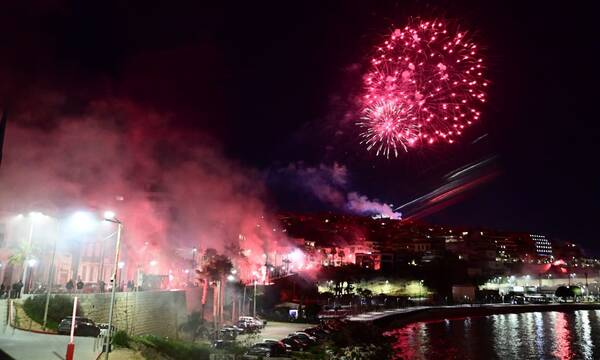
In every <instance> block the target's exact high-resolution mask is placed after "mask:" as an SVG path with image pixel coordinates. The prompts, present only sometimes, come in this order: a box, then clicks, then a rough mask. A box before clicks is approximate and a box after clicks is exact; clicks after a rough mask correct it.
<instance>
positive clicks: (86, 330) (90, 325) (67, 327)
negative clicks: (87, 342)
mask: <svg viewBox="0 0 600 360" xmlns="http://www.w3.org/2000/svg"><path fill="white" fill-rule="evenodd" d="M71 320H72V318H70V317H68V318H64V319H62V320H61V322H60V324H59V325H58V333H59V334H63V335H69V334H70V333H71ZM99 334H100V328H99V327H98V326H96V324H94V322H93V321H92V320H90V319H88V318H84V317H80V316H76V317H75V335H77V336H98V335H99Z"/></svg>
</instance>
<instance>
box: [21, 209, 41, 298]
mask: <svg viewBox="0 0 600 360" xmlns="http://www.w3.org/2000/svg"><path fill="white" fill-rule="evenodd" d="M43 216H44V214H42V213H41V212H37V211H32V212H30V213H29V218H30V219H29V221H30V222H29V236H28V237H27V247H26V248H25V259H23V276H22V277H21V282H22V283H23V286H24V288H23V294H25V293H26V292H28V290H29V287H28V286H27V268H28V266H27V260H29V259H28V257H29V256H30V255H31V246H32V244H33V225H34V223H35V220H36V219H38V218H42V217H43ZM29 277H31V273H30V275H29Z"/></svg>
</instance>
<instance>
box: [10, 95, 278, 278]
mask: <svg viewBox="0 0 600 360" xmlns="http://www.w3.org/2000/svg"><path fill="white" fill-rule="evenodd" d="M50 98H52V99H53V100H52V104H50V105H48V104H46V105H48V106H44V107H43V108H37V109H35V110H30V111H29V112H22V113H17V114H13V115H11V118H10V119H9V126H8V128H7V133H6V142H5V156H4V161H3V163H2V168H1V169H0V186H1V187H0V211H1V212H3V213H5V214H11V213H12V214H16V213H22V212H28V211H31V210H36V211H43V212H46V213H48V214H51V215H53V216H55V217H61V216H66V214H67V213H69V212H70V211H73V210H80V209H83V210H91V211H97V212H98V213H99V214H101V212H102V211H103V210H105V209H111V210H114V211H115V212H116V213H117V215H118V217H119V218H120V220H121V221H122V222H123V224H124V229H125V231H124V246H125V249H124V250H125V254H126V256H127V257H128V259H129V260H131V261H134V262H137V263H141V262H143V261H146V260H147V259H148V257H149V256H151V257H152V259H155V260H157V261H158V263H159V265H160V266H161V271H162V273H166V272H167V271H168V269H169V268H170V267H171V266H174V265H175V263H176V262H177V259H182V258H183V257H185V255H186V253H187V254H188V255H187V256H188V259H189V254H190V253H191V249H192V247H198V248H199V249H206V248H215V249H217V250H219V251H230V252H234V253H235V252H238V253H239V249H244V250H250V251H246V254H247V255H248V256H249V258H248V262H247V263H248V264H254V265H256V266H258V265H259V264H264V258H263V257H262V254H264V253H265V252H268V251H272V250H273V248H275V247H276V246H277V244H278V243H282V242H285V237H284V236H282V234H281V232H279V231H278V226H277V225H275V224H276V221H274V219H273V218H272V215H270V212H269V209H268V208H267V206H266V205H265V201H264V200H265V197H266V194H265V189H264V185H263V184H264V182H263V179H262V176H261V174H260V173H259V172H258V171H256V170H253V169H249V168H245V167H244V166H242V165H241V164H238V163H236V162H235V161H232V160H230V159H227V158H225V157H224V156H223V154H222V152H221V151H220V149H219V147H218V146H217V145H216V143H215V141H213V140H212V139H211V138H209V137H207V136H205V135H202V134H196V133H194V134H190V133H189V132H188V133H186V132H183V131H177V130H175V129H172V128H171V127H170V120H171V118H170V116H169V115H165V114H159V113H156V112H152V111H149V110H146V109H143V108H141V107H139V106H137V105H136V104H134V103H132V102H128V101H120V100H114V99H111V100H104V101H94V102H91V103H89V104H87V105H86V106H85V107H84V108H83V110H82V111H79V112H78V113H77V114H75V115H73V114H68V115H65V114H64V112H62V111H61V106H62V105H63V103H62V102H63V100H64V99H63V98H62V97H61V96H51V97H50ZM46 99H48V97H46ZM49 117H50V118H52V121H48V122H44V123H40V121H37V120H36V119H46V118H49ZM228 249H229V250H228ZM232 249H238V250H232ZM175 255H177V256H175ZM233 255H237V254H233ZM182 261H183V260H182ZM187 264H189V261H187ZM254 265H253V266H254ZM247 271H252V269H247Z"/></svg>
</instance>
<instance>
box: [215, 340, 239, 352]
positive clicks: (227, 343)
mask: <svg viewBox="0 0 600 360" xmlns="http://www.w3.org/2000/svg"><path fill="white" fill-rule="evenodd" d="M234 345H235V341H231V340H217V341H215V342H213V348H215V349H219V350H227V349H231V348H233V347H234Z"/></svg>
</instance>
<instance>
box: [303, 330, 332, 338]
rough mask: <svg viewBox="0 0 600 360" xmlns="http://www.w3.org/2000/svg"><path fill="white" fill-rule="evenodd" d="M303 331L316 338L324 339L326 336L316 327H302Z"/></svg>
mask: <svg viewBox="0 0 600 360" xmlns="http://www.w3.org/2000/svg"><path fill="white" fill-rule="evenodd" d="M304 332H305V333H307V334H308V335H311V336H314V337H316V338H317V339H318V340H324V339H326V338H327V333H325V332H324V331H323V330H321V329H319V328H316V327H313V328H308V329H304Z"/></svg>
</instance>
